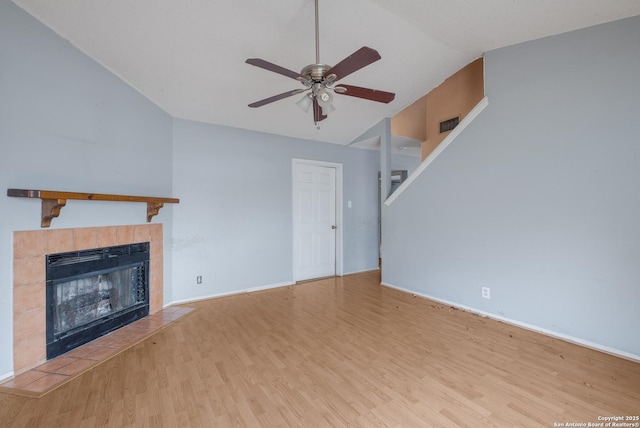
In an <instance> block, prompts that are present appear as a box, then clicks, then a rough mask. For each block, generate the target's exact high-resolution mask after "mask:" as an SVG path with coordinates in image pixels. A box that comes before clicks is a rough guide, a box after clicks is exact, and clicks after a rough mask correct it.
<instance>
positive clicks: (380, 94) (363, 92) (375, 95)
mask: <svg viewBox="0 0 640 428" xmlns="http://www.w3.org/2000/svg"><path fill="white" fill-rule="evenodd" d="M338 88H344V89H345V91H341V90H338ZM335 89H336V90H335V93H336V94H340V95H348V96H350V97H357V98H364V99H365V100H371V101H377V102H379V103H385V104H386V103H390V102H391V101H393V99H394V98H395V97H396V94H394V93H393V92H385V91H379V90H377V89H369V88H361V87H360V86H351V85H340V86H336V88H335Z"/></svg>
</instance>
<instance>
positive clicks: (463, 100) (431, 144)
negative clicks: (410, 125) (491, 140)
mask: <svg viewBox="0 0 640 428" xmlns="http://www.w3.org/2000/svg"><path fill="white" fill-rule="evenodd" d="M483 97H484V62H483V58H478V59H477V60H475V61H473V62H471V63H469V64H467V65H466V66H465V67H464V68H462V69H460V70H458V71H457V72H456V73H455V74H453V75H452V76H451V77H449V78H448V79H447V80H445V81H444V82H442V84H441V85H440V86H438V87H436V88H435V89H433V90H432V91H431V92H429V93H428V94H427V95H426V96H425V98H426V103H425V107H426V138H425V139H424V140H423V143H422V160H424V159H425V158H426V157H427V156H429V154H430V153H431V152H432V151H433V149H435V148H436V147H437V146H438V144H440V142H441V141H442V140H444V138H445V137H446V136H447V135H448V134H449V132H443V133H440V122H442V121H444V120H447V119H452V118H454V117H457V116H459V117H460V120H462V119H463V118H464V117H465V116H466V115H467V114H468V113H469V112H470V111H471V110H472V109H473V107H475V106H476V104H478V103H479V102H480V100H481V99H482V98H483ZM392 123H393V122H392Z"/></svg>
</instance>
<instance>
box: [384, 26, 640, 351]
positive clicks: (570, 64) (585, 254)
mask: <svg viewBox="0 0 640 428" xmlns="http://www.w3.org/2000/svg"><path fill="white" fill-rule="evenodd" d="M484 59H485V93H486V95H487V97H488V98H489V99H490V101H491V103H490V104H489V105H488V106H487V107H486V109H485V110H484V111H483V112H482V113H481V114H480V115H478V117H477V118H476V119H475V120H474V121H473V122H471V123H470V124H468V126H467V127H466V128H465V129H464V130H462V132H460V133H459V135H458V137H457V139H456V141H454V142H453V143H452V144H450V145H449V146H448V147H447V148H446V150H442V151H441V153H440V155H439V156H437V157H435V158H432V159H431V161H430V163H429V165H428V167H423V166H421V167H420V169H419V171H417V172H416V173H414V175H413V177H412V180H411V181H412V182H411V183H410V184H408V185H406V186H404V189H403V191H402V193H398V192H396V193H394V195H393V196H392V199H390V200H388V201H387V204H385V205H384V206H383V213H382V214H383V217H382V236H383V246H382V251H383V254H382V260H383V263H382V281H383V283H385V284H387V285H390V286H393V287H397V288H401V289H404V290H407V291H410V292H413V293H416V294H419V295H424V296H429V297H432V298H435V299H438V300H440V301H443V302H447V303H450V304H452V305H455V306H458V307H462V308H467V309H470V310H473V311H475V312H478V313H482V314H486V315H489V316H492V317H494V318H498V319H502V320H505V321H508V322H512V323H515V324H518V325H521V326H524V327H528V328H532V329H535V330H538V331H542V332H545V333H547V334H550V335H554V336H557V337H560V338H563V339H566V340H571V341H575V342H578V343H581V344H583V345H587V346H591V347H595V348H597V349H601V350H604V351H608V352H613V353H616V354H618V355H622V356H625V357H628V358H632V359H640V335H638V334H637V326H638V324H639V322H640V311H638V302H640V282H639V279H640V263H638V261H639V260H640V197H639V195H640V187H639V184H638V183H640V168H639V167H638V159H640V142H639V140H638V136H639V135H640V120H638V117H639V116H640V103H639V102H638V100H640V85H638V79H637V76H639V75H640V17H634V18H628V19H625V20H621V21H617V22H612V23H607V24H602V25H598V26H594V27H590V28H586V29H581V30H577V31H574V32H569V33H565V34H561V35H557V36H553V37H549V38H544V39H540V40H535V41H531V42H527V43H523V44H518V45H513V46H509V47H505V48H501V49H497V50H494V51H490V52H487V53H486V54H485V56H484ZM427 161H429V159H427ZM482 287H489V288H490V289H491V294H490V296H491V298H490V299H484V298H482V296H481V288H482Z"/></svg>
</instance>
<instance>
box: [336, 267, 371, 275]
mask: <svg viewBox="0 0 640 428" xmlns="http://www.w3.org/2000/svg"><path fill="white" fill-rule="evenodd" d="M378 270H380V268H373V269H364V270H356V271H353V272H345V273H343V274H342V275H341V276H347V275H357V274H359V273H366V272H375V271H378Z"/></svg>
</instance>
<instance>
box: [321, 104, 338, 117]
mask: <svg viewBox="0 0 640 428" xmlns="http://www.w3.org/2000/svg"><path fill="white" fill-rule="evenodd" d="M320 107H321V108H322V114H323V115H324V116H329V113H331V112H332V111H334V110H335V109H336V108H335V107H334V106H333V104H328V105H326V106H320Z"/></svg>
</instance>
